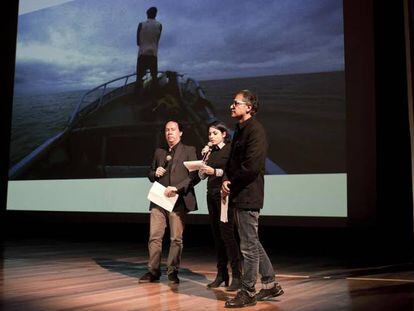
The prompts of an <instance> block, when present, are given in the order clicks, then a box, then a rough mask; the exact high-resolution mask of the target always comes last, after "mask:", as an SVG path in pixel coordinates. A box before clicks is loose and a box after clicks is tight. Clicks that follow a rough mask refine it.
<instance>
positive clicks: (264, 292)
mask: <svg viewBox="0 0 414 311" xmlns="http://www.w3.org/2000/svg"><path fill="white" fill-rule="evenodd" d="M283 293H284V291H283V289H282V286H280V284H279V283H275V286H273V287H272V288H262V289H261V290H260V291H259V292H258V293H257V295H256V299H257V300H258V301H262V300H266V299H269V298H274V297H277V296H280V295H282V294H283Z"/></svg>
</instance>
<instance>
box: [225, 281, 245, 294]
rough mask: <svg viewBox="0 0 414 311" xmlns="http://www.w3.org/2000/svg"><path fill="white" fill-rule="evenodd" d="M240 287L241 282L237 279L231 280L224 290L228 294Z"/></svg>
mask: <svg viewBox="0 0 414 311" xmlns="http://www.w3.org/2000/svg"><path fill="white" fill-rule="evenodd" d="M241 285H242V281H241V279H239V278H233V279H232V280H231V284H230V286H229V287H227V288H226V290H227V291H229V292H234V291H236V290H239V289H240V288H241Z"/></svg>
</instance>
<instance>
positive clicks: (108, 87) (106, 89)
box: [67, 73, 136, 128]
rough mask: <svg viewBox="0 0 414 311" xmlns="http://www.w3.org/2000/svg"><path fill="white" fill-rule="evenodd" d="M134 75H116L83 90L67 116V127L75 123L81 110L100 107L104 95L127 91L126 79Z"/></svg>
mask: <svg viewBox="0 0 414 311" xmlns="http://www.w3.org/2000/svg"><path fill="white" fill-rule="evenodd" d="M134 76H136V73H132V74H128V75H125V76H122V77H118V78H116V79H113V80H110V81H108V82H105V83H103V84H101V85H98V86H97V87H95V88H93V89H91V90H89V91H87V92H85V93H84V94H83V95H82V97H81V98H80V100H79V102H78V104H77V106H76V108H75V110H74V111H73V113H72V115H71V117H70V118H69V121H68V125H67V127H68V128H71V127H72V126H73V125H74V124H75V123H76V121H77V120H78V118H79V117H80V116H81V115H82V111H90V110H91V109H98V108H100V107H101V106H102V105H103V104H104V99H105V97H106V96H109V95H110V94H111V93H118V94H117V95H118V96H119V95H123V94H125V93H126V92H127V85H128V81H129V80H130V79H131V77H134ZM115 84H116V85H115ZM114 85H115V86H114ZM92 95H95V98H94V99H93V100H88V97H89V96H92ZM96 95H97V96H96Z"/></svg>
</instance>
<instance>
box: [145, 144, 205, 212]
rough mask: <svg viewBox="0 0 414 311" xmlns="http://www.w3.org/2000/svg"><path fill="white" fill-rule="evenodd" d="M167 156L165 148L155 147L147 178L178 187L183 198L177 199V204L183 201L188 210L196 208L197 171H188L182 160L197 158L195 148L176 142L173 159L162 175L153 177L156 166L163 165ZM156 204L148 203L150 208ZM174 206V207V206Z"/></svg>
mask: <svg viewBox="0 0 414 311" xmlns="http://www.w3.org/2000/svg"><path fill="white" fill-rule="evenodd" d="M166 157H167V149H166V148H157V149H156V150H155V154H154V159H153V161H152V164H151V167H150V170H149V172H148V178H149V180H150V181H151V182H154V181H158V182H159V183H161V184H162V185H164V186H174V187H176V188H177V189H178V194H179V195H180V197H182V199H183V200H180V199H178V200H177V203H176V205H177V204H180V203H184V206H185V208H186V209H187V210H189V211H195V210H197V209H198V207H197V200H196V196H195V193H194V186H195V185H196V184H197V183H198V182H199V181H200V179H199V177H198V174H197V171H195V172H192V173H189V172H188V170H187V168H186V167H185V166H184V164H183V162H184V161H195V160H197V154H196V149H195V147H193V146H186V145H184V144H183V143H181V142H180V143H178V145H177V146H176V148H175V151H174V156H173V159H172V160H171V163H169V165H170V167H167V171H168V172H167V173H166V174H165V175H164V176H162V177H155V171H156V170H157V167H159V166H164V164H165V159H166ZM154 206H156V204H154V203H152V202H151V204H150V209H151V208H152V207H154ZM174 208H175V207H174Z"/></svg>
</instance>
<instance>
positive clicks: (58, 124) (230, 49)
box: [9, 0, 346, 180]
mask: <svg viewBox="0 0 414 311" xmlns="http://www.w3.org/2000/svg"><path fill="white" fill-rule="evenodd" d="M39 3H40V2H39V1H24V0H22V1H20V9H19V19H18V35H17V48H16V69H15V86H14V99H13V117H12V137H11V154H10V159H11V166H10V171H9V178H10V179H11V180H38V179H83V178H119V177H144V176H146V175H147V170H148V167H149V165H150V162H151V160H152V157H153V152H154V150H155V148H156V147H158V146H160V145H162V144H163V143H164V140H165V139H164V132H163V131H164V124H165V122H166V121H167V120H170V119H175V120H178V121H180V122H181V123H182V124H183V129H184V135H183V142H184V143H185V144H188V145H194V146H196V147H197V148H198V150H201V148H202V147H203V146H204V145H205V143H206V142H207V131H208V128H207V125H208V124H209V123H210V122H212V121H215V120H221V121H224V122H225V123H226V124H227V125H228V126H229V127H230V128H233V127H234V120H232V119H231V118H230V113H229V106H230V104H231V103H232V99H233V97H234V95H235V93H236V92H237V91H239V90H241V89H251V90H252V91H254V92H256V93H257V94H258V96H259V99H260V103H261V106H260V111H259V113H258V115H257V118H258V119H259V120H260V121H261V122H262V124H263V125H264V127H265V129H266V131H267V135H268V140H269V151H268V159H267V162H266V174H268V175H277V174H319V173H345V128H346V125H345V121H346V120H345V93H344V87H345V82H344V55H343V54H344V47H343V19H342V1H340V0H329V1H327V0H315V1H302V0H278V1H240V0H237V1H236V0H234V1H233V0H231V1H219V0H211V1H193V0H184V1H175V2H172V1H141V0H124V1H111V0H89V1H85V0H74V1H42V2H41V3H42V4H39ZM151 6H156V7H157V8H158V14H157V16H156V19H157V20H158V21H159V22H160V23H161V24H162V32H161V36H160V41H159V47H158V74H157V78H156V80H155V81H154V79H152V77H151V74H150V73H149V72H148V73H146V74H145V76H144V80H143V82H142V85H139V83H137V78H136V62H137V56H138V46H137V42H136V41H137V26H138V24H139V22H141V21H144V20H146V10H147V9H148V8H149V7H151ZM139 86H140V87H139Z"/></svg>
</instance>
